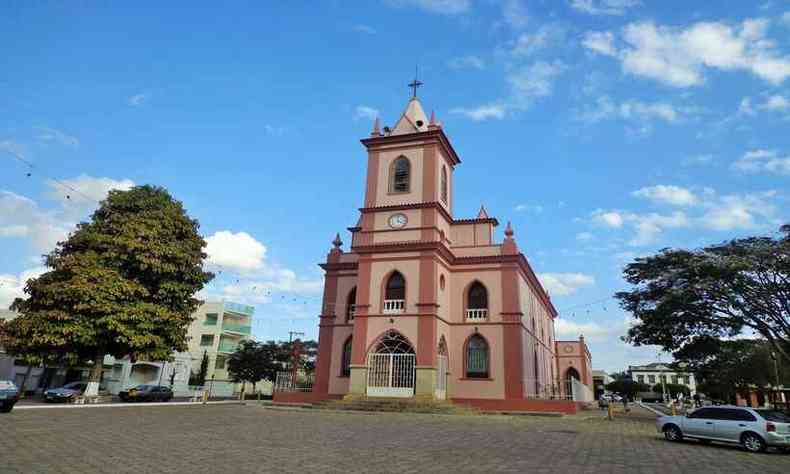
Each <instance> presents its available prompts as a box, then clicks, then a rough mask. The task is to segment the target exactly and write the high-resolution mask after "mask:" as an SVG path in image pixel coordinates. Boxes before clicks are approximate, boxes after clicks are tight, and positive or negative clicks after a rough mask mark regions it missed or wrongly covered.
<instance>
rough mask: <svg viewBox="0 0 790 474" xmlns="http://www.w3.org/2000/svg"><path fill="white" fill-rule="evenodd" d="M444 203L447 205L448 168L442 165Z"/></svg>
mask: <svg viewBox="0 0 790 474" xmlns="http://www.w3.org/2000/svg"><path fill="white" fill-rule="evenodd" d="M442 201H444V203H445V204H447V167H446V166H444V165H442Z"/></svg>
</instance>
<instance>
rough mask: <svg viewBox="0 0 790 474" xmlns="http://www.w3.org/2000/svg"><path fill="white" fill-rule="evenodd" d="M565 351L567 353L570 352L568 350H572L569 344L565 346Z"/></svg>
mask: <svg viewBox="0 0 790 474" xmlns="http://www.w3.org/2000/svg"><path fill="white" fill-rule="evenodd" d="M565 352H569V353H570V352H573V347H571V346H565Z"/></svg>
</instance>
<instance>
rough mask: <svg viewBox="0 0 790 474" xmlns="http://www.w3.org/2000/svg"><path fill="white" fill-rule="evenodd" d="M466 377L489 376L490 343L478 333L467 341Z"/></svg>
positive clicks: (481, 377)
mask: <svg viewBox="0 0 790 474" xmlns="http://www.w3.org/2000/svg"><path fill="white" fill-rule="evenodd" d="M466 377H467V378H470V379H472V378H477V379H487V378H488V343H487V342H486V340H485V339H483V338H482V337H481V336H479V335H477V334H475V335H474V336H472V337H470V338H469V341H468V342H467V343H466Z"/></svg>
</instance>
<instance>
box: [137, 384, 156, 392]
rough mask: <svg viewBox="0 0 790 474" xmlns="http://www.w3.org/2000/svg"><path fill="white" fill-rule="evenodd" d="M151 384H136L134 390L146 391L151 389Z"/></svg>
mask: <svg viewBox="0 0 790 474" xmlns="http://www.w3.org/2000/svg"><path fill="white" fill-rule="evenodd" d="M151 387H152V385H138V386H136V387H134V389H135V390H140V391H146V390H151Z"/></svg>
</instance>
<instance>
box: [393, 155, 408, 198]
mask: <svg viewBox="0 0 790 474" xmlns="http://www.w3.org/2000/svg"><path fill="white" fill-rule="evenodd" d="M410 177H411V164H410V163H409V160H408V158H406V157H405V156H401V157H399V158H397V159H396V160H395V161H393V162H392V167H391V168H390V192H391V193H408V192H409V182H410Z"/></svg>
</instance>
